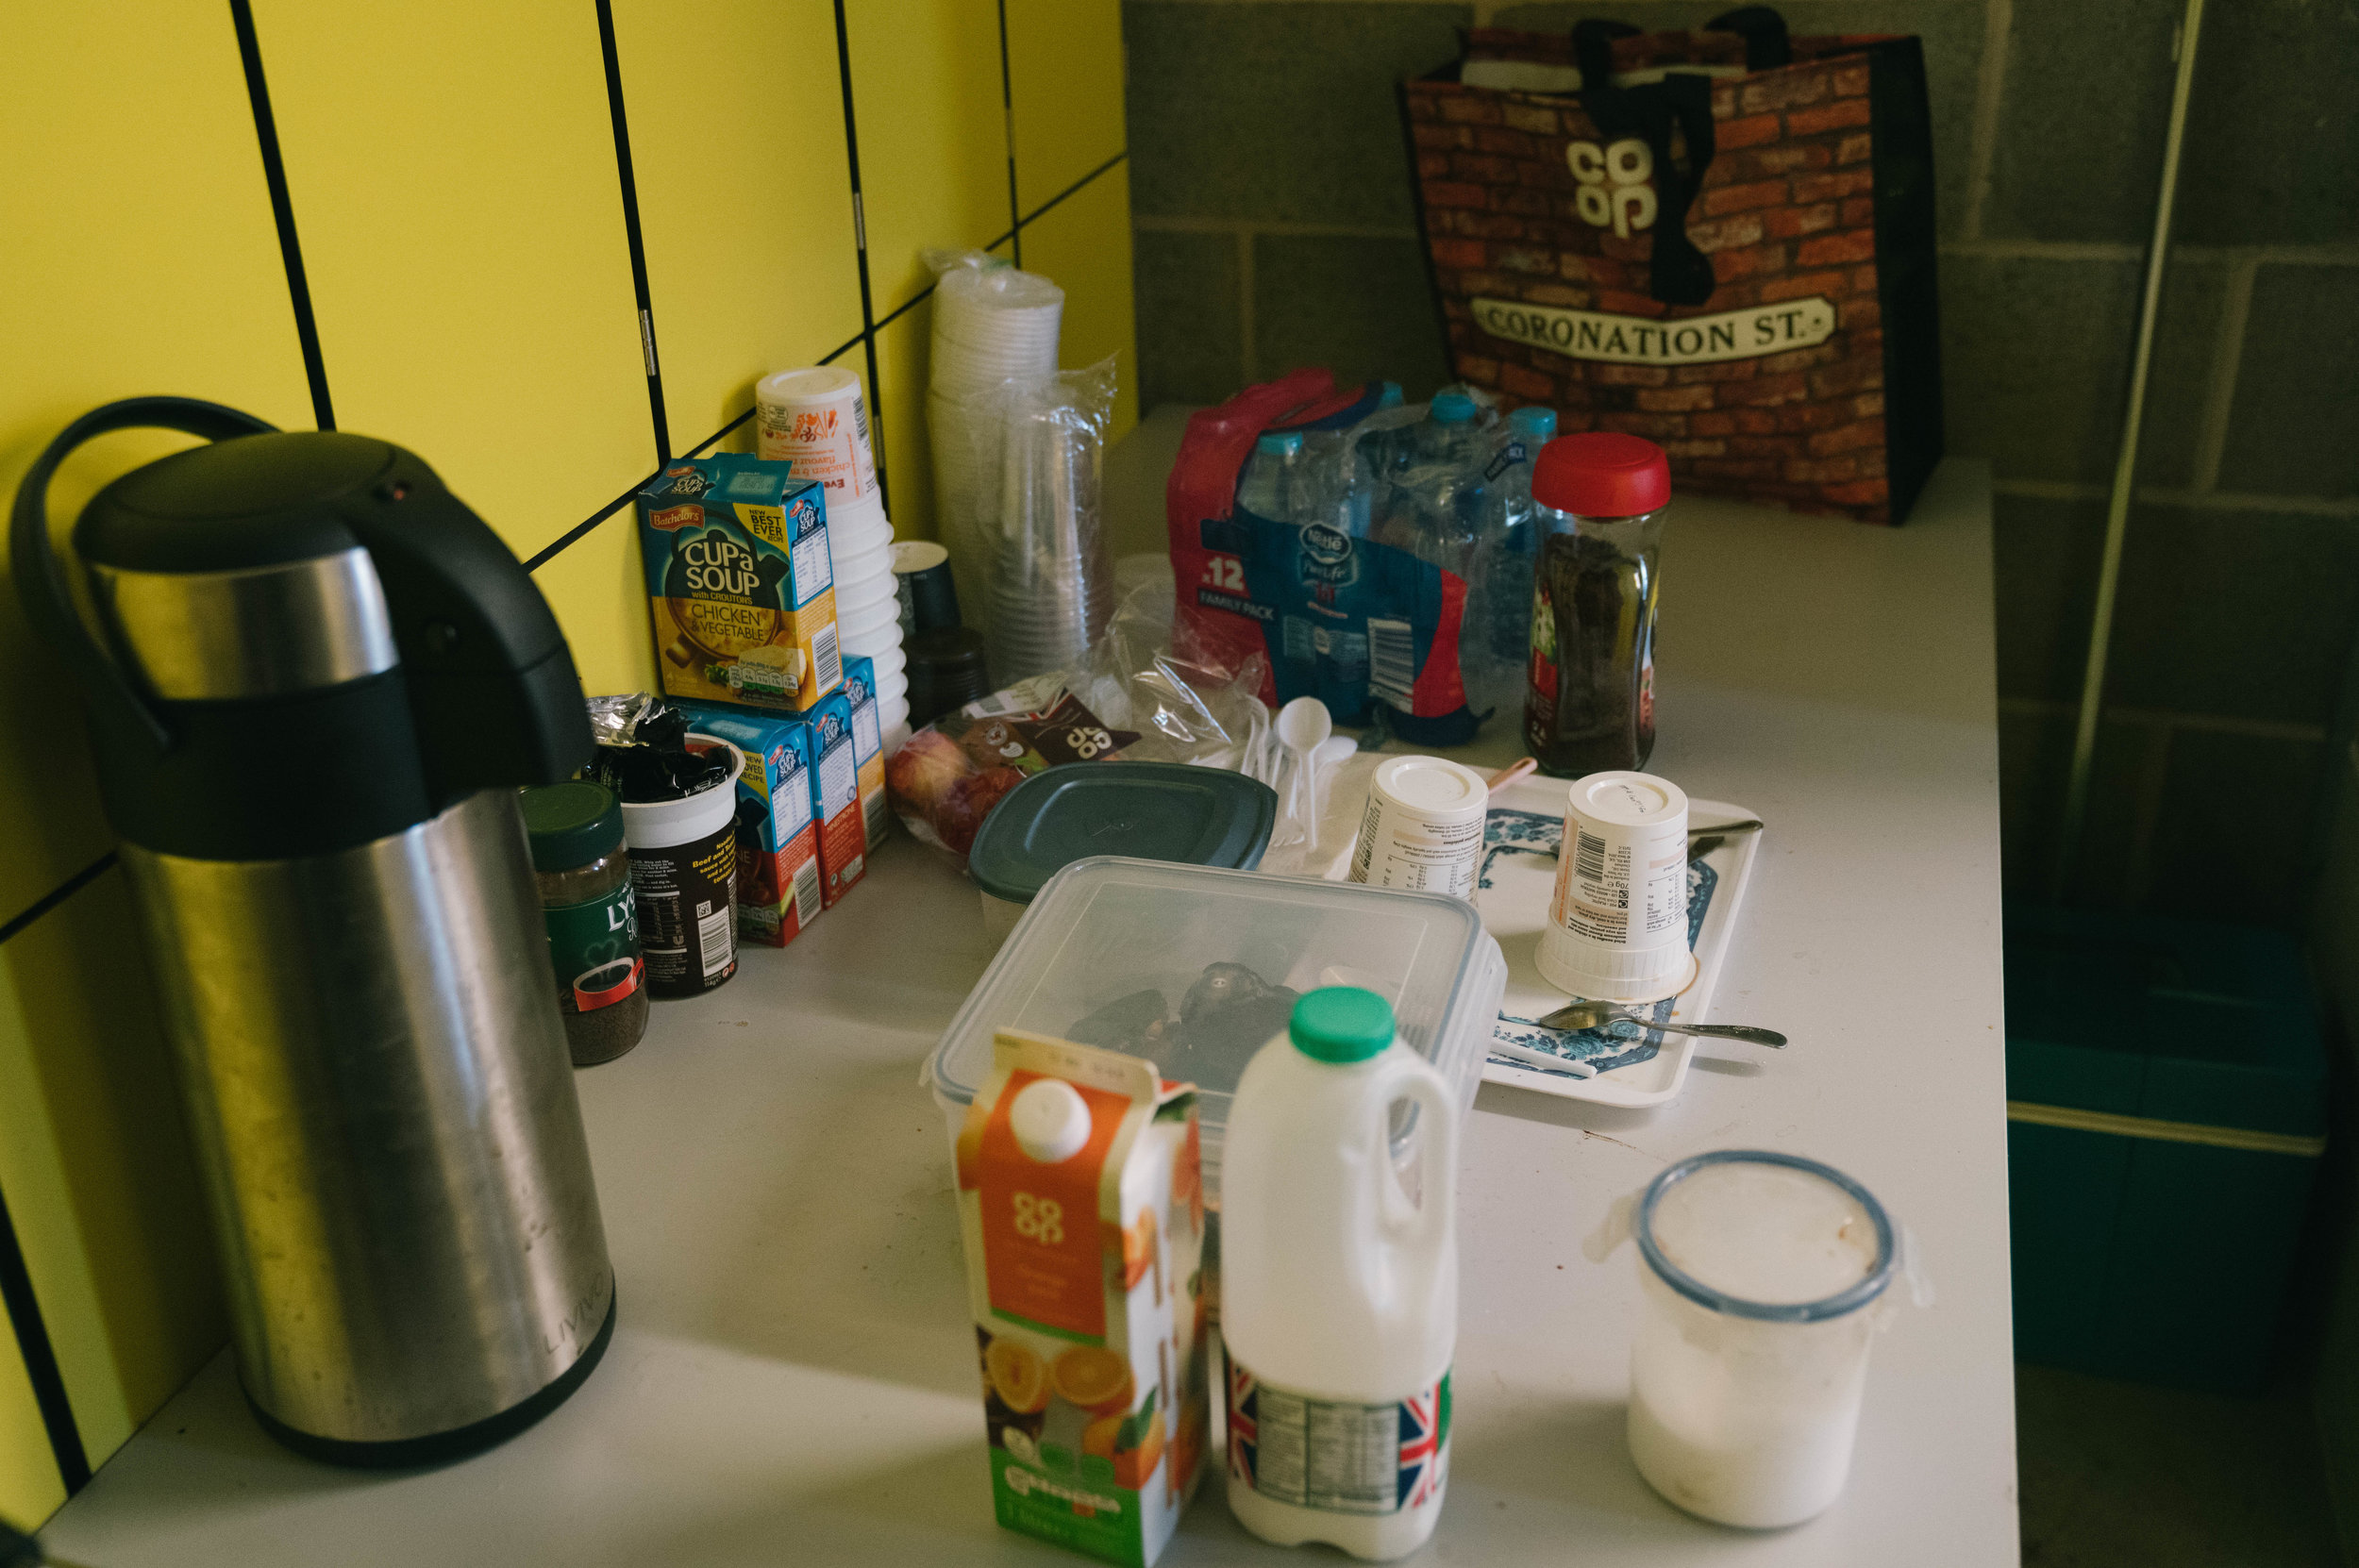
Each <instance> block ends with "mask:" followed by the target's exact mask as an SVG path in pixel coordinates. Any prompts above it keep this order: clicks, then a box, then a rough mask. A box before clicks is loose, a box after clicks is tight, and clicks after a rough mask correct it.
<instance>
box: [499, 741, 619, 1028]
mask: <svg viewBox="0 0 2359 1568" xmlns="http://www.w3.org/2000/svg"><path fill="white" fill-rule="evenodd" d="M521 802H522V805H523V807H524V815H525V831H526V832H527V834H528V835H529V836H530V841H531V844H532V871H533V877H534V880H535V881H537V882H538V883H539V884H540V889H541V910H542V916H543V918H544V920H545V921H546V922H547V924H548V933H549V965H550V972H551V976H552V978H553V979H554V980H555V982H556V985H557V1002H558V1009H559V1010H560V1012H562V1013H563V1014H564V1018H565V1039H566V1043H568V1045H569V1046H570V1047H571V1049H572V1055H573V1060H574V1065H575V1066H577V1067H592V1066H595V1065H596V1064H597V1063H599V1062H601V1061H611V1060H613V1059H615V1058H616V1057H619V1056H621V1055H622V1054H623V1053H624V1052H625V1051H627V1050H629V1049H630V1048H631V1047H632V1046H633V1045H636V1044H638V1043H639V1040H640V1037H641V1036H642V1035H644V1034H645V1033H646V1032H647V985H646V980H647V967H646V962H645V960H644V959H643V958H641V956H640V952H639V916H638V905H637V903H636V902H635V901H634V899H633V898H632V895H631V884H630V856H629V854H628V853H627V851H626V850H625V848H624V846H623V808H622V803H621V802H619V801H617V800H616V799H615V798H614V795H613V792H611V791H610V790H608V789H607V788H606V787H605V786H604V785H600V784H592V783H589V782H587V781H584V780H580V779H574V780H569V781H568V782H566V783H563V784H550V785H546V786H544V787H543V788H540V789H534V790H526V791H523V792H521Z"/></svg>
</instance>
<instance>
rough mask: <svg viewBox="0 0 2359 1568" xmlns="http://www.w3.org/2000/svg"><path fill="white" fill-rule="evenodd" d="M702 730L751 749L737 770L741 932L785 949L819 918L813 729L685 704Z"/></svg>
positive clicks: (692, 723) (694, 725)
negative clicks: (813, 802) (813, 784)
mask: <svg viewBox="0 0 2359 1568" xmlns="http://www.w3.org/2000/svg"><path fill="white" fill-rule="evenodd" d="M679 709H680V711H681V712H682V713H684V714H686V715H687V716H688V725H689V727H690V728H691V729H693V730H694V731H695V732H696V733H698V734H700V735H716V736H719V737H720V738H721V739H722V740H724V741H727V742H729V743H730V744H732V745H734V746H735V747H737V749H738V750H740V751H742V752H744V753H745V772H744V773H741V774H740V775H738V776H737V934H738V939H739V940H740V941H741V942H755V943H758V944H760V945H761V946H764V947H784V946H785V945H786V944H787V943H788V942H793V941H794V940H795V938H796V937H797V936H799V935H801V934H802V931H803V928H804V927H805V926H809V925H810V924H811V922H812V921H814V920H817V919H818V918H819V911H820V909H823V908H824V907H825V903H824V900H823V899H822V898H821V896H820V890H819V879H820V871H819V825H818V822H817V821H816V820H815V818H814V817H813V815H812V810H811V732H810V730H809V729H808V728H807V727H806V726H802V725H799V724H796V723H795V722H794V721H793V720H791V719H785V718H768V717H761V716H758V715H755V714H751V713H740V712H734V711H731V710H730V709H721V708H715V707H713V706H711V704H709V703H701V702H684V703H681V704H680V705H679Z"/></svg>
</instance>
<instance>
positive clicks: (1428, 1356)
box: [1221, 986, 1458, 1560]
mask: <svg viewBox="0 0 2359 1568" xmlns="http://www.w3.org/2000/svg"><path fill="white" fill-rule="evenodd" d="M1403 1099H1405V1100H1408V1101H1410V1102H1411V1103H1412V1104H1414V1106H1415V1107H1416V1111H1417V1116H1416V1122H1415V1128H1416V1136H1417V1138H1418V1141H1419V1144H1420V1151H1421V1161H1422V1170H1421V1176H1422V1187H1423V1193H1424V1196H1423V1198H1422V1200H1421V1201H1418V1202H1412V1201H1411V1200H1410V1198H1409V1196H1408V1194H1407V1193H1405V1192H1403V1191H1402V1189H1401V1185H1400V1180H1399V1177H1398V1176H1397V1175H1396V1173H1395V1171H1394V1169H1393V1162H1392V1160H1391V1159H1390V1158H1388V1151H1389V1148H1390V1136H1391V1126H1392V1108H1393V1105H1394V1103H1395V1102H1396V1101H1398V1100H1403ZM1221 1165H1222V1170H1221V1337H1222V1342H1223V1343H1224V1345H1225V1346H1226V1350H1227V1356H1228V1363H1229V1376H1228V1380H1227V1397H1228V1402H1229V1403H1228V1410H1229V1507H1230V1510H1231V1511H1232V1512H1234V1513H1235V1514H1236V1516H1237V1519H1238V1521H1239V1522H1240V1523H1241V1524H1243V1525H1244V1526H1246V1528H1247V1529H1249V1530H1251V1531H1252V1532H1253V1533H1254V1534H1255V1535H1258V1536H1260V1537H1261V1538H1262V1539H1263V1540H1264V1541H1270V1542H1275V1543H1278V1544H1280V1545H1285V1546H1293V1545H1299V1544H1301V1543H1304V1542H1309V1541H1323V1542H1326V1543H1329V1544H1330V1545H1335V1546H1340V1547H1342V1548H1343V1549H1344V1550H1345V1551H1347V1552H1349V1553H1351V1554H1353V1555H1354V1556H1356V1557H1362V1558H1368V1559H1372V1560H1384V1559H1389V1558H1397V1557H1401V1556H1404V1555H1405V1554H1407V1553H1409V1552H1413V1551H1414V1550H1416V1548H1417V1547H1418V1546H1420V1545H1422V1544H1423V1543H1425V1541H1426V1538H1427V1537H1429V1536H1430V1535H1431V1534H1432V1533H1433V1525H1434V1521H1435V1520H1436V1519H1437V1518H1439V1517H1440V1514H1441V1510H1442V1493H1443V1490H1444V1487H1445V1485H1446V1484H1447V1479H1448V1471H1449V1426H1450V1389H1449V1368H1450V1359H1451V1356H1452V1354H1453V1353H1454V1351H1455V1349H1456V1346H1457V1341H1458V1237H1457V1219H1456V1205H1457V1189H1458V1183H1457V1165H1458V1105H1457V1102H1456V1097H1455V1096H1454V1095H1453V1094H1452V1093H1450V1089H1449V1085H1448V1084H1447V1082H1446V1081H1445V1080H1444V1079H1443V1077H1442V1076H1441V1074H1440V1073H1438V1072H1436V1071H1435V1070H1434V1068H1433V1066H1432V1064H1431V1063H1430V1062H1429V1061H1427V1060H1426V1059H1425V1058H1423V1057H1421V1056H1419V1055H1418V1054H1417V1053H1416V1052H1415V1051H1413V1050H1411V1049H1410V1048H1409V1047H1408V1046H1406V1045H1404V1044H1401V1043H1399V1041H1398V1039H1397V1035H1396V1031H1395V1026H1394V1021H1393V1009H1392V1007H1391V1005H1390V1004H1389V1003H1387V1002H1386V1001H1385V1000H1384V998H1383V997H1381V996H1379V995H1378V994H1376V993H1374V992H1372V991H1362V990H1360V989H1358V988H1356V987H1351V986H1330V987H1328V988H1326V989H1324V990H1320V991H1314V992H1312V993H1310V994H1308V995H1306V996H1304V997H1303V998H1302V999H1301V1000H1300V1001H1298V1002H1297V1003H1296V1004H1295V1009H1294V1016H1293V1019H1292V1021H1291V1023H1290V1024H1289V1026H1288V1027H1287V1032H1286V1033H1285V1034H1282V1035H1280V1036H1279V1037H1278V1038H1277V1039H1275V1040H1272V1041H1271V1042H1270V1043H1268V1044H1266V1045H1264V1046H1263V1047H1262V1049H1261V1050H1260V1051H1259V1052H1258V1053H1256V1055H1255V1056H1254V1058H1253V1060H1252V1061H1251V1062H1249V1063H1248V1064H1247V1065H1246V1070H1245V1076H1243V1077H1242V1078H1240V1079H1239V1080H1238V1083H1237V1091H1236V1097H1235V1098H1234V1100H1233V1101H1231V1103H1230V1109H1229V1130H1228V1135H1227V1138H1226V1140H1225V1143H1224V1152H1223V1155H1222V1161H1221Z"/></svg>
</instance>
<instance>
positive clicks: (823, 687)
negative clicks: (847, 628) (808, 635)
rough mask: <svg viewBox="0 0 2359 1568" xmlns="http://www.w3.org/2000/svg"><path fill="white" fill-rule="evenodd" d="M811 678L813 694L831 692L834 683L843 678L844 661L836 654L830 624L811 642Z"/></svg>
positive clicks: (833, 631)
mask: <svg viewBox="0 0 2359 1568" xmlns="http://www.w3.org/2000/svg"><path fill="white" fill-rule="evenodd" d="M843 678H844V660H843V659H842V657H841V656H839V655H838V654H837V652H836V648H835V626H834V625H833V624H832V623H830V624H829V625H828V626H825V627H823V628H822V629H821V630H820V633H819V635H818V636H816V637H814V638H812V639H811V690H812V691H814V692H828V691H832V690H833V689H834V687H835V684H836V682H838V681H840V680H842V679H843Z"/></svg>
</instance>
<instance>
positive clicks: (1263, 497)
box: [1237, 430, 1309, 523]
mask: <svg viewBox="0 0 2359 1568" xmlns="http://www.w3.org/2000/svg"><path fill="white" fill-rule="evenodd" d="M1302 469H1303V464H1302V433H1301V432H1300V431H1298V430H1273V431H1270V432H1268V433H1267V434H1265V435H1263V437H1262V438H1261V439H1260V440H1259V441H1256V442H1254V443H1253V457H1252V459H1251V460H1250V461H1249V462H1247V463H1246V469H1245V476H1244V479H1243V480H1242V481H1241V482H1240V483H1239V485H1238V487H1237V505H1239V506H1241V507H1243V508H1244V509H1246V510H1247V511H1249V512H1251V513H1252V514H1253V515H1254V516H1256V517H1259V518H1263V519H1264V520H1266V521H1268V522H1272V523H1299V522H1301V521H1302V515H1303V512H1304V511H1305V509H1306V506H1305V502H1306V499H1307V498H1306V496H1305V495H1304V493H1303V492H1304V490H1305V489H1306V488H1307V483H1308V480H1309V475H1307V474H1305V473H1304V472H1303V471H1302Z"/></svg>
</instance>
